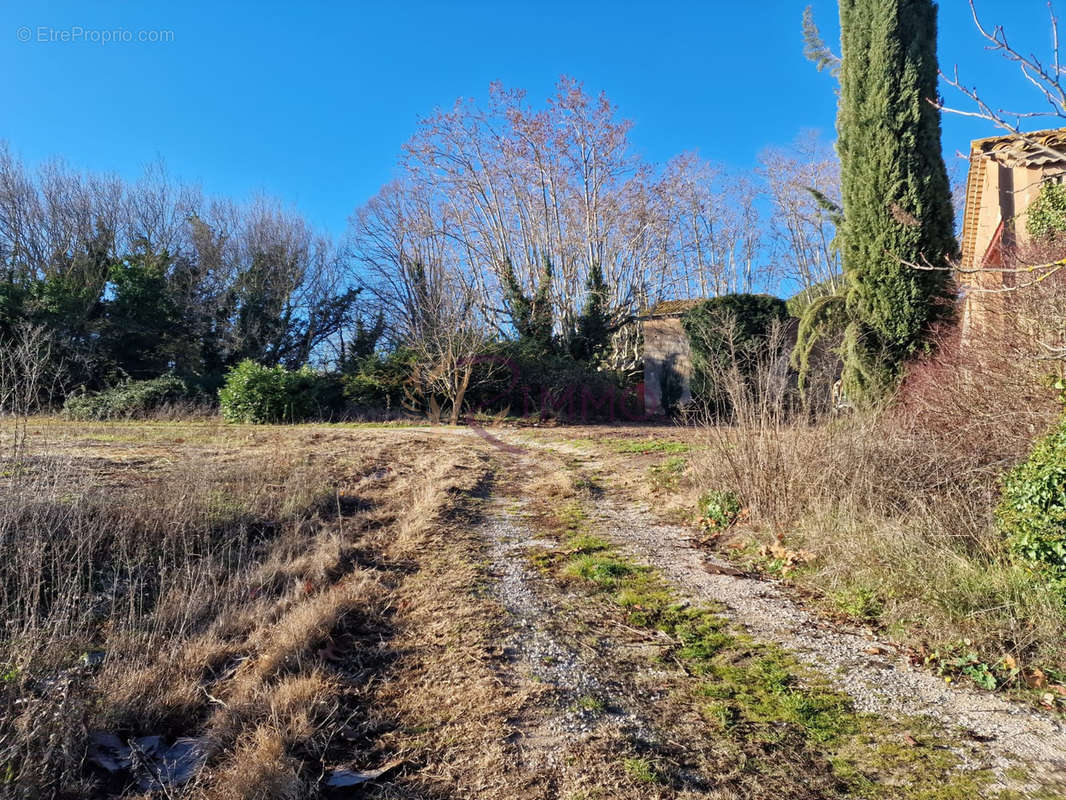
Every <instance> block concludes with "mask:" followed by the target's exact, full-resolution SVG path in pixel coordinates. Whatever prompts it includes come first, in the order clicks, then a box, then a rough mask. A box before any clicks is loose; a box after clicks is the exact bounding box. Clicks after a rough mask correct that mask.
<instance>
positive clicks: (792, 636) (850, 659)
mask: <svg viewBox="0 0 1066 800" xmlns="http://www.w3.org/2000/svg"><path fill="white" fill-rule="evenodd" d="M500 438H501V439H502V440H503V441H505V442H507V443H508V444H509V445H513V446H514V445H516V446H524V447H527V448H530V449H533V450H538V451H541V452H545V453H553V454H555V455H557V456H562V457H564V458H570V459H574V458H576V459H580V460H583V461H585V463H584V465H583V468H585V469H587V468H589V467H595V466H597V464H596V463H595V462H594V460H590V459H589V456H590V454H589V453H588V451H587V450H583V449H579V448H576V447H575V448H569V447H567V446H566V445H565V444H561V443H555V442H553V443H550V444H548V443H542V442H536V441H531V440H530V439H529V438H528V437H517V436H514V435H513V434H507V433H503V434H501V435H500ZM592 518H593V521H594V525H595V529H596V533H597V534H598V535H602V536H604V537H605V538H607V539H609V540H611V541H612V542H614V543H615V544H616V545H617V546H620V547H622V548H623V549H625V550H627V551H629V552H630V553H633V554H635V555H637V556H638V557H639V558H640V559H642V560H643V561H645V562H646V563H647V564H649V565H651V566H653V567H655V568H656V569H657V570H659V572H660V573H661V574H662V575H663V576H664V577H665V578H666V579H667V580H668V581H669V582H670V583H671V584H672V585H674V586H675V587H677V589H679V590H680V592H681V594H682V595H684V596H685V597H686V598H687V599H689V600H692V601H695V602H704V603H705V602H707V601H712V602H716V603H719V604H721V605H722V606H724V608H725V613H724V615H725V616H726V617H727V618H729V619H731V620H732V621H734V622H736V623H738V624H739V625H741V626H743V628H744V629H745V630H747V631H748V633H749V634H750V635H752V636H753V637H754V638H755V639H757V640H762V641H767V642H773V643H776V644H778V645H781V646H782V647H784V648H786V649H787V650H789V651H791V652H793V653H794V654H795V655H796V657H797V658H799V659H800V660H801V661H803V662H805V663H807V664H809V665H810V666H812V667H814V668H815V669H816V670H818V671H819V672H821V673H823V674H824V675H825V676H826V677H827V678H828V679H829V680H830V681H831V682H832V684H833V685H834V686H835V687H836V688H838V689H839V690H841V691H843V692H845V693H846V694H848V695H849V696H850V697H851V698H852V700H853V702H854V704H855V707H856V709H857V710H859V711H865V712H871V713H875V714H885V715H888V716H890V717H893V718H896V719H903V718H906V717H912V716H923V717H928V718H931V719H933V720H935V721H936V722H938V723H939V724H940V725H942V726H944V727H945V728H946V729H948V730H956V731H959V732H960V734H961V735H962V736H963V737H964V738H967V739H970V740H971V741H972V742H973V743H974V744H975V745H976V746H977V747H979V748H980V749H981V750H982V751H984V752H986V753H987V754H988V757H989V760H990V765H991V766H992V767H993V768H994V769H995V770H996V772H997V774H1000V775H1001V776H1002V775H1003V774H1004V773H1005V772H1006V771H1007V770H1008V769H1009V768H1010V767H1011V766H1016V765H1019V764H1024V765H1025V766H1026V767H1027V768H1028V773H1029V774H1028V776H1027V783H1029V784H1030V785H1029V786H1027V787H1026V788H1028V789H1033V788H1043V789H1047V788H1054V789H1057V790H1064V789H1066V725H1064V723H1063V721H1062V720H1061V719H1059V718H1056V717H1053V716H1051V715H1049V714H1044V713H1042V712H1040V711H1038V710H1035V709H1032V708H1030V707H1027V706H1023V705H1021V704H1018V703H1012V702H1010V701H1008V700H1005V699H1003V698H1002V697H999V696H997V695H994V694H992V693H989V692H982V691H978V690H974V689H970V688H967V687H963V686H958V685H954V686H950V685H948V684H946V683H945V682H944V681H943V680H942V679H940V678H938V677H937V676H935V675H933V674H932V673H930V672H928V671H924V670H921V669H916V668H914V667H913V666H912V665H911V664H910V663H909V661H907V660H906V658H905V657H904V655H903V654H902V653H901V652H900V651H899V650H898V648H897V647H896V646H895V645H894V644H892V643H891V642H887V641H883V640H878V639H875V638H874V637H872V636H869V635H867V634H866V633H864V632H863V631H861V630H859V629H856V628H849V627H848V626H846V625H841V624H839V623H836V622H829V621H827V620H825V619H822V618H820V617H818V616H817V615H816V614H815V613H813V612H811V611H808V610H807V609H805V608H803V607H802V605H800V603H799V602H797V600H795V599H794V598H793V597H791V596H790V595H789V594H788V590H787V588H786V587H784V586H782V585H781V584H780V583H778V582H776V581H773V580H768V579H761V578H749V577H744V576H738V575H731V574H726V572H719V571H718V570H726V571H728V570H730V565H729V564H728V563H727V562H725V561H724V560H721V559H718V558H715V557H713V556H711V555H709V554H708V553H707V552H706V551H705V550H702V549H700V548H697V547H696V546H694V545H693V543H692V542H691V541H690V536H691V534H690V532H689V531H687V530H685V529H684V528H682V527H679V526H676V525H669V524H664V523H662V522H660V521H659V520H657V519H656V518H655V515H654V511H653V509H652V508H651V507H650V505H648V504H647V503H633V502H620V501H619V500H617V499H615V498H612V497H610V493H609V491H608V493H607V494H606V495H604V496H603V497H601V498H599V499H598V501H597V502H596V504H595V511H594V513H593V515H592ZM874 650H876V651H879V652H877V653H873V652H872V651H874ZM1005 783H1015V782H1014V781H1005ZM1012 788H1015V789H1017V788H1019V787H1017V786H1013V787H1012Z"/></svg>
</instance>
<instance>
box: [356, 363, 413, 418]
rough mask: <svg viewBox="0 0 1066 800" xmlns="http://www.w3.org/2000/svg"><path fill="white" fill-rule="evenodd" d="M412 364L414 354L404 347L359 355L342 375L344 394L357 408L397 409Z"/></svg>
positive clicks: (402, 396) (411, 373)
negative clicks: (351, 367) (385, 353)
mask: <svg viewBox="0 0 1066 800" xmlns="http://www.w3.org/2000/svg"><path fill="white" fill-rule="evenodd" d="M414 364H415V362H414V353H412V352H411V351H410V350H408V349H406V348H400V349H398V350H394V351H393V352H391V353H389V354H388V355H379V354H376V353H375V354H371V355H369V356H366V357H364V358H361V359H359V360H358V361H357V362H355V364H354V368H353V369H352V370H351V371H350V372H349V373H348V374H346V375H345V376H344V377H343V378H342V381H343V385H344V397H345V399H346V400H347V401H348V402H349V403H350V404H352V405H353V406H356V407H360V408H374V409H384V410H386V411H388V410H391V409H394V408H398V407H399V406H400V405H401V404H402V403H403V399H404V387H405V385H406V384H407V382H408V381H409V380H410V379H411V376H412V375H413V374H414V370H415V366H414Z"/></svg>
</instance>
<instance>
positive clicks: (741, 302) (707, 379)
mask: <svg viewBox="0 0 1066 800" xmlns="http://www.w3.org/2000/svg"><path fill="white" fill-rule="evenodd" d="M789 319H790V317H789V313H788V308H787V305H786V304H785V301H784V300H781V299H780V298H777V297H771V296H770V295H765V294H729V295H723V296H721V297H713V298H711V299H710V300H706V301H704V302H702V303H700V304H699V305H698V306H696V307H694V308H692V309H691V310H689V311H687V312H686V313H685V315H684V316H683V317H682V318H681V326H682V327H683V328H684V329H685V334H686V335H687V336H688V340H689V344H690V346H691V348H692V367H693V375H692V395H693V397H694V398H696V399H697V400H699V401H701V402H703V403H705V404H706V405H708V406H710V407H712V408H716V409H718V410H719V411H724V410H726V407H728V401H727V399H726V398H725V397H724V394H725V392H724V388H723V386H722V385H721V384H722V382H723V380H725V379H726V376H729V375H731V374H734V373H735V374H736V375H737V376H739V377H740V378H748V377H750V376H751V375H752V374H753V373H754V372H755V371H756V370H757V368H758V366H759V365H760V363H762V362H763V361H765V359H766V356H767V353H766V351H767V349H768V348H769V347H781V346H787V342H785V341H783V339H784V338H785V337H782V336H781V335H780V333H779V332H780V331H781V330H783V329H784V328H786V327H788V326H789ZM787 338H791V337H787Z"/></svg>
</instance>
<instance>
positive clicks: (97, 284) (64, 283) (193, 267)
mask: <svg viewBox="0 0 1066 800" xmlns="http://www.w3.org/2000/svg"><path fill="white" fill-rule="evenodd" d="M358 294H359V292H358V290H357V289H355V288H354V287H353V286H352V284H351V282H350V280H349V271H348V268H347V262H346V259H345V256H344V253H343V251H342V249H341V248H339V247H336V246H335V245H334V244H333V243H332V242H331V241H330V240H329V239H328V238H327V237H325V236H323V235H321V234H320V233H317V232H316V231H314V230H313V229H312V228H311V226H310V225H309V224H308V223H307V221H306V220H305V219H303V218H302V217H300V216H299V215H297V214H294V213H292V212H290V211H288V210H285V209H283V208H282V207H281V206H280V205H279V204H278V203H276V202H273V201H270V200H266V199H260V200H256V201H253V202H250V203H244V204H239V203H235V202H232V201H229V200H226V199H215V198H207V197H205V196H204V195H203V194H202V193H201V192H200V191H199V190H197V189H195V188H193V187H191V186H188V185H185V184H181V183H178V182H176V181H174V180H172V179H171V178H170V177H169V176H168V175H167V174H166V172H165V170H164V169H163V168H162V167H159V166H156V167H152V168H149V169H148V170H147V171H146V173H145V175H144V177H143V178H142V179H141V180H139V181H137V182H135V183H130V182H127V181H123V180H121V179H119V178H116V177H111V176H103V175H92V174H89V175H87V174H83V173H79V172H76V171H74V170H71V169H70V168H68V167H66V166H65V165H63V164H62V163H49V164H46V165H44V166H43V167H41V168H40V169H37V170H30V169H28V168H27V167H26V166H25V165H24V164H23V163H22V162H21V161H20V160H19V159H18V158H16V157H15V156H14V155H13V154H12V153H11V152H10V150H9V149H8V148H7V147H5V146H3V145H0V340H7V339H9V337H11V336H12V335H13V333H14V329H15V328H16V327H18V326H23V327H25V326H36V327H37V328H39V329H41V330H43V331H45V332H46V333H47V335H48V336H49V337H50V339H51V341H50V349H51V353H52V357H53V358H54V359H56V360H57V361H60V362H61V363H62V367H63V373H64V376H65V381H64V383H65V385H67V386H70V387H73V386H79V385H84V386H86V387H87V388H89V389H94V388H99V387H102V386H107V385H112V384H114V383H117V382H119V381H121V380H124V379H126V378H130V379H144V378H151V377H155V376H158V375H160V374H163V373H168V372H174V373H177V374H180V375H184V376H190V377H196V378H200V379H203V380H206V381H209V382H210V381H212V380H216V379H217V378H218V376H221V375H222V374H223V373H224V372H225V371H226V370H227V369H229V368H230V367H232V366H234V365H236V364H238V363H240V362H241V361H242V360H244V359H251V360H254V361H256V362H258V363H262V364H267V365H275V364H282V365H286V366H289V367H298V366H300V365H302V364H305V363H307V362H308V361H309V360H311V359H312V357H313V356H316V355H317V357H319V358H322V359H328V360H333V361H335V362H337V361H343V360H344V359H345V358H346V357H347V356H348V355H349V353H348V351H349V347H348V341H349V339H350V338H351V337H352V336H356V337H357V333H356V332H357V331H358V330H360V329H361V328H360V323H359V320H358V305H357V299H358Z"/></svg>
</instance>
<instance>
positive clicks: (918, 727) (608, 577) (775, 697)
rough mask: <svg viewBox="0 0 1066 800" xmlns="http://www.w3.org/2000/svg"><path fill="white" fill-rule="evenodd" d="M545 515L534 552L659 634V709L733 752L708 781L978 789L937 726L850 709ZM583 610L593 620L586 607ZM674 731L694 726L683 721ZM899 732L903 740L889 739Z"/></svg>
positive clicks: (817, 790) (662, 774) (847, 792)
mask: <svg viewBox="0 0 1066 800" xmlns="http://www.w3.org/2000/svg"><path fill="white" fill-rule="evenodd" d="M556 521H557V524H558V525H559V529H560V531H561V535H562V536H563V540H562V542H561V545H562V546H561V547H560V548H558V549H554V550H538V551H537V552H535V553H534V554H533V559H534V561H535V563H536V564H538V565H539V566H540V568H541V569H542V570H547V571H549V572H550V574H553V575H555V576H556V578H557V579H558V580H560V581H561V582H563V583H564V585H568V586H573V585H574V584H577V586H576V588H577V590H578V591H585V592H587V593H589V595H590V599H591V601H592V602H596V601H599V602H603V603H605V604H606V606H607V608H608V609H610V610H611V611H613V613H615V614H620V615H621V618H622V619H623V620H624V623H625V626H626V629H627V630H647V631H652V632H655V634H656V636H657V637H659V638H658V639H657V641H658V642H659V643H660V645H661V646H660V648H659V649H657V650H656V651H655V652H654V654H651V655H649V656H648V658H649V660H650V663H651V664H654V665H656V667H657V669H658V670H660V673H659V674H660V675H661V676H663V675H664V673H667V674H669V670H671V669H672V668H673V667H674V666H678V667H680V668H681V670H682V671H681V675H682V676H684V677H679V678H674V679H673V680H674V682H672V683H671V686H672V692H671V696H672V700H671V703H670V704H671V709H672V710H671V713H672V714H676V715H680V716H684V717H688V716H689V715H691V714H692V712H693V711H695V712H696V714H697V716H696V719H698V720H699V724H700V725H702V726H704V727H705V731H704V733H703V735H704V736H706V737H708V741H710V742H713V743H714V745H713V749H714V750H715V751H717V752H716V756H717V757H718V758H723V759H726V758H728V759H735V760H742V761H743V762H744V764H745V770H743V771H742V774H741V775H734V776H727V775H726V774H725V771H724V770H720V771H719V772H718V773H717V774H716V775H715V776H714V779H715V781H716V782H717V785H718V786H719V787H722V786H731V787H733V788H734V790H735V791H738V792H741V791H742V790H741V788H740V787H742V786H745V785H747V783H746V781H754V782H755V783H756V784H758V785H759V786H760V787H761V788H762V789H763V790H765V791H770V787H773V791H774V792H777V793H781V796H785V795H786V794H787V796H797V797H799V796H802V797H808V796H810V797H822V796H829V797H836V796H842V797H843V796H847V797H865V798H900V797H902V798H914V800H917V798H943V799H944V800H947V799H948V798H951V799H952V800H962V799H963V798H967V797H974V796H986V794H987V793H988V792H989V788H990V784H991V776H990V775H989V774H988V773H986V772H985V771H981V770H975V771H971V772H964V771H960V770H959V769H958V767H959V766H960V761H959V758H958V756H957V755H956V754H954V753H952V752H951V749H950V748H949V747H945V746H944V742H945V737H946V736H947V735H948V734H947V733H946V732H937V731H934V730H932V729H928V728H927V727H926V726H925V724H924V723H921V722H920V721H918V720H908V721H907V723H906V725H907V727H906V728H904V727H902V726H901V725H898V724H897V723H894V722H891V721H888V720H885V719H884V718H882V717H879V716H874V715H867V714H862V713H859V712H857V711H856V710H855V709H854V707H853V705H852V703H851V702H850V700H849V699H848V698H847V697H846V696H845V695H843V694H841V693H839V692H837V691H834V690H833V689H832V688H830V687H829V686H828V685H827V684H826V683H825V682H824V681H823V680H822V679H821V678H819V677H818V676H816V675H814V674H813V673H812V672H811V671H810V670H809V669H807V668H805V667H803V666H802V665H800V664H799V663H798V662H797V661H796V660H795V659H794V658H793V657H792V656H790V655H789V654H787V653H785V652H784V651H782V650H781V649H780V648H778V647H775V646H773V645H765V644H759V643H756V642H754V641H752V640H751V639H749V638H748V637H747V636H746V635H744V634H743V633H740V632H738V631H736V630H735V629H733V627H732V626H731V625H730V624H729V623H728V622H727V621H726V620H725V619H723V618H722V617H721V616H720V615H719V614H718V613H717V612H716V610H715V609H714V608H711V607H705V606H699V605H693V604H690V603H686V602H679V601H678V598H677V597H675V596H674V594H673V592H672V591H671V589H670V587H669V586H668V585H667V584H666V583H665V582H664V581H663V580H662V578H661V577H660V576H659V575H658V574H657V573H656V572H654V571H653V570H651V569H649V568H647V567H645V566H642V565H640V564H637V563H634V562H633V561H632V560H630V559H628V558H626V557H624V556H622V555H621V554H620V553H619V552H617V551H616V550H615V549H614V548H613V547H612V546H611V545H610V544H609V543H608V542H606V541H605V540H603V539H600V538H598V537H596V536H595V535H594V534H590V533H588V532H586V530H587V527H588V525H587V520H586V522H583V523H581V524H579V525H578V526H577V527H576V528H575V526H574V525H573V524H572V523H571V519H570V516H569V515H568V516H567V518H566V520H564V519H562V518H559V517H556ZM589 613H592V614H593V615H594V616H595V618H596V619H598V620H600V624H603V621H602V619H603V618H602V617H601V616H598V613H597V612H589ZM659 680H660V681H664V680H669V679H667V678H665V677H660V678H659ZM663 724H666V723H665V721H664V723H663ZM694 724H695V723H689V725H694ZM686 732H689V733H690V734H691V733H694V731H693V729H692V728H691V727H690V728H686ZM899 740H905V741H907V742H909V744H907V745H905V746H896V744H895V742H897V741H899ZM782 763H783V764H789V765H796V764H804V768H803V770H802V771H801V772H796V773H789V771H788V770H787V769H786V770H781V769H779V766H780V764H782ZM622 767H623V770H624V772H625V773H626V774H627V775H628V776H629V777H630V778H631V779H632V780H634V781H636V782H637V783H638V784H658V785H662V786H677V781H678V778H677V774H676V767H674V766H673V765H670V766H669V767H667V766H666V764H664V763H663V762H660V761H659V760H658V759H657V758H656V757H655V753H654V751H652V752H650V753H647V754H644V755H640V756H631V757H627V758H625V759H623V762H622ZM686 777H689V778H691V776H686ZM797 781H800V782H802V783H798V782H797ZM991 796H995V794H994V791H992V793H991Z"/></svg>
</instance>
